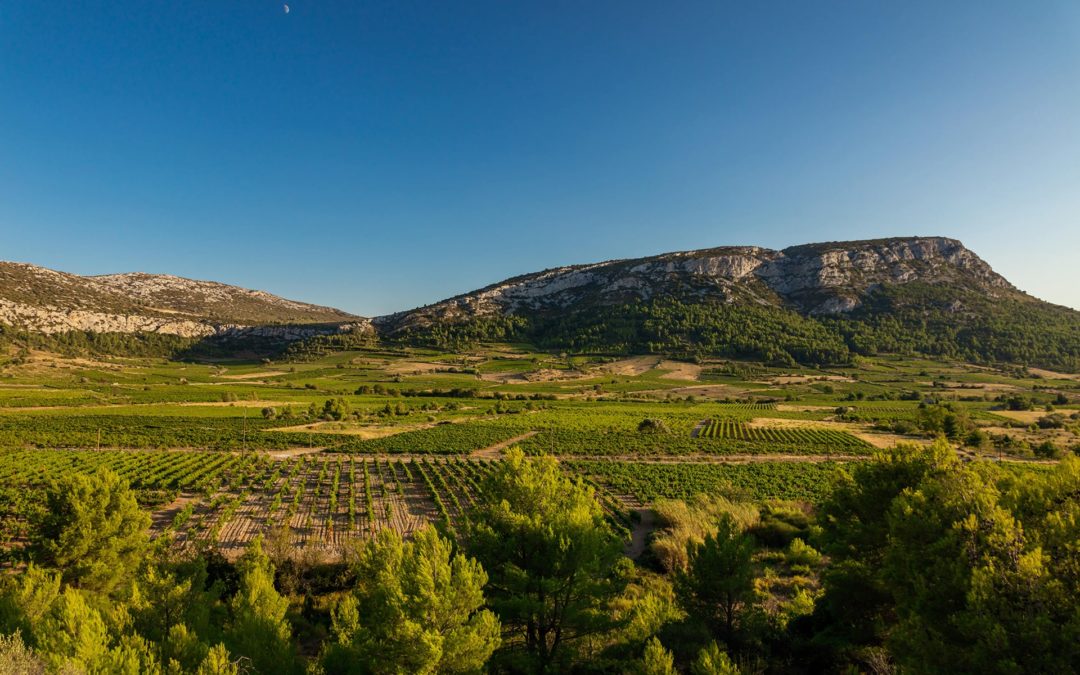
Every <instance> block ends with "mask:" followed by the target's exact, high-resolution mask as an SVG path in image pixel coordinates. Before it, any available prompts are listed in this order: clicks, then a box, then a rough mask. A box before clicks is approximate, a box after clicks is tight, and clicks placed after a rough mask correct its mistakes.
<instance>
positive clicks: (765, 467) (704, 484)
mask: <svg viewBox="0 0 1080 675" xmlns="http://www.w3.org/2000/svg"><path fill="white" fill-rule="evenodd" d="M568 465H569V467H570V468H571V469H572V470H573V471H575V472H577V473H579V474H582V475H585V476H588V477H590V478H591V479H592V480H593V481H595V482H596V483H597V484H598V485H602V486H604V488H605V489H607V490H608V491H610V492H612V493H615V494H627V495H633V496H634V497H636V498H637V499H638V500H640V501H641V502H643V503H646V504H648V503H651V502H654V501H655V500H657V499H660V498H668V499H690V498H692V497H693V496H694V495H696V494H701V493H705V494H722V495H729V496H739V497H748V498H750V499H753V500H756V501H757V500H763V499H800V500H805V501H809V502H815V503H817V502H820V501H821V500H822V499H824V498H825V497H826V496H827V495H828V494H829V491H830V489H831V485H832V481H833V480H834V478H835V477H836V475H837V471H838V467H839V465H838V464H837V463H835V462H759V463H751V464H713V463H711V464H692V463H679V464H643V463H633V462H615V461H574V462H568Z"/></svg>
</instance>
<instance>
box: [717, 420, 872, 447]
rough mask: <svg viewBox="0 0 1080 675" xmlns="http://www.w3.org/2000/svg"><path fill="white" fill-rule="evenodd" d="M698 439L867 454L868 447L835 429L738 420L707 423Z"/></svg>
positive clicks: (864, 443)
mask: <svg viewBox="0 0 1080 675" xmlns="http://www.w3.org/2000/svg"><path fill="white" fill-rule="evenodd" d="M698 437H699V438H721V439H733V440H738V441H749V442H753V443H775V444H782V445H807V446H825V447H833V448H837V449H838V450H849V449H850V450H865V449H867V448H868V447H869V446H868V444H867V443H866V442H864V441H862V440H861V439H859V438H856V437H855V436H852V435H851V434H849V433H847V432H844V431H838V430H835V429H817V428H812V427H805V428H803V427H767V426H753V427H752V426H750V425H748V424H746V423H745V422H741V421H736V420H726V419H725V420H705V421H704V422H702V423H701V426H700V427H699V428H698Z"/></svg>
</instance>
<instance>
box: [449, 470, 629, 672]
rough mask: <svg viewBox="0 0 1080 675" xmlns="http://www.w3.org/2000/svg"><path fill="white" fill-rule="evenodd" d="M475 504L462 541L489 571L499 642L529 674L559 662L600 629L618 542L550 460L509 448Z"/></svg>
mask: <svg viewBox="0 0 1080 675" xmlns="http://www.w3.org/2000/svg"><path fill="white" fill-rule="evenodd" d="M479 497H480V502H479V505H478V508H477V509H476V510H475V512H474V513H473V515H472V517H471V519H470V523H471V527H470V529H469V532H468V536H467V537H466V542H467V545H468V547H469V549H470V550H471V551H472V553H473V555H475V556H476V558H477V559H478V560H480V561H481V563H482V564H483V566H484V569H485V570H487V572H488V574H489V577H490V583H489V586H488V588H489V603H490V605H491V607H492V608H493V609H494V610H495V612H496V613H497V614H498V615H499V618H500V620H501V621H502V624H503V627H504V630H505V631H506V634H507V641H508V643H509V645H510V646H511V647H512V648H514V649H520V650H521V651H523V652H524V654H522V656H523V657H524V659H525V661H526V663H529V664H532V667H534V668H536V669H538V670H543V669H546V668H549V667H554V666H555V664H559V663H563V662H565V660H566V659H567V658H568V656H567V651H566V650H567V646H568V645H572V644H573V642H574V641H576V640H579V639H581V638H583V637H585V636H588V635H590V634H594V633H597V632H600V631H603V630H606V629H608V628H609V626H610V618H609V616H608V615H607V613H606V611H605V603H606V602H607V601H608V600H609V599H611V598H612V597H614V596H615V595H616V594H617V593H618V592H619V587H620V586H621V584H622V579H621V576H619V575H618V574H617V568H618V566H617V565H616V563H617V562H618V560H619V559H620V557H621V551H620V549H621V544H620V542H619V540H618V538H617V537H616V536H615V535H614V533H613V532H612V530H611V528H610V526H609V525H608V523H607V521H606V520H605V518H604V513H603V511H602V509H601V508H600V505H599V504H598V503H597V501H596V499H595V498H594V495H593V491H592V490H591V489H590V488H588V487H586V486H584V485H582V484H581V483H579V482H577V481H574V480H571V479H570V478H568V477H567V476H566V474H564V473H563V472H562V470H561V469H560V468H559V465H558V463H557V462H556V461H555V460H554V459H552V458H550V457H537V458H526V457H525V456H524V455H523V454H522V453H521V452H520V451H519V450H515V449H512V450H510V451H509V452H508V453H507V455H506V458H505V460H504V461H503V462H501V463H500V464H499V465H498V466H497V467H496V468H495V470H494V471H492V472H491V474H489V476H488V478H487V479H486V480H485V483H484V485H483V489H482V491H481V493H480V495H479Z"/></svg>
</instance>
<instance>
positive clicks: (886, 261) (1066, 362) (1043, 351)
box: [375, 237, 1080, 370]
mask: <svg viewBox="0 0 1080 675" xmlns="http://www.w3.org/2000/svg"><path fill="white" fill-rule="evenodd" d="M375 325H376V326H377V327H378V328H379V330H380V332H381V333H382V334H384V335H385V336H388V337H390V338H392V339H398V340H405V341H412V342H419V343H424V344H432V345H435V346H442V347H454V346H459V345H461V344H464V343H468V342H470V341H475V340H483V339H520V340H527V341H531V342H534V343H536V344H538V345H541V346H546V347H551V348H559V349H567V350H571V351H590V350H592V351H612V352H664V353H682V354H687V355H720V356H731V357H750V358H759V359H764V360H767V361H770V362H778V363H792V362H803V363H821V364H829V363H845V362H848V361H850V359H851V357H852V356H853V355H855V354H873V353H876V352H878V351H890V352H902V353H916V352H920V353H927V354H933V355H939V356H950V357H957V358H966V359H970V360H974V361H1009V362H1019V363H1030V364H1033V365H1044V366H1050V367H1056V368H1065V369H1069V370H1077V369H1078V368H1080V312H1076V311H1074V310H1071V309H1068V308H1064V307H1059V306H1055V305H1051V304H1049V303H1046V302H1043V301H1041V300H1038V299H1036V298H1033V297H1031V296H1029V295H1027V294H1025V293H1023V292H1021V291H1019V290H1018V289H1016V288H1015V287H1014V286H1013V285H1012V284H1010V283H1009V282H1008V281H1007V280H1005V279H1004V278H1003V277H1001V276H1000V275H998V274H997V273H995V272H994V271H993V269H991V267H990V266H989V265H988V264H987V263H986V262H984V261H983V260H982V259H981V258H979V257H978V256H977V255H976V254H975V253H973V252H972V251H970V250H968V249H967V248H966V247H964V245H963V244H962V243H960V242H959V241H956V240H954V239H948V238H944V237H909V238H894V239H880V240H871V241H854V242H830V243H822V244H808V245H803V246H795V247H790V248H787V249H784V250H781V251H776V250H771V249H766V248H760V247H723V248H711V249H704V250H699V251H687V252H678V253H667V254H663V255H658V256H652V257H647V258H638V259H630V260H613V261H608V262H602V263H596V264H590V265H573V266H568V267H561V268H556V269H550V270H545V271H542V272H538V273H535V274H528V275H523V276H519V277H514V278H512V279H508V280H506V281H503V282H500V283H497V284H493V285H491V286H487V287H485V288H482V289H480V290H478V291H474V292H472V293H467V294H464V295H459V296H456V297H453V298H450V299H447V300H444V301H442V302H438V303H435V304H433V305H429V306H426V307H421V308H419V309H415V310H412V311H408V312H401V313H398V314H393V315H390V316H386V317H380V318H378V319H375Z"/></svg>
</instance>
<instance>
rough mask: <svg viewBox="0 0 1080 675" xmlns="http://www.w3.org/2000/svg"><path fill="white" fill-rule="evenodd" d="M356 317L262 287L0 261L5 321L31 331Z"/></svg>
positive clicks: (308, 325) (207, 328)
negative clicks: (74, 271)
mask: <svg viewBox="0 0 1080 675" xmlns="http://www.w3.org/2000/svg"><path fill="white" fill-rule="evenodd" d="M357 321H362V320H361V319H360V318H359V317H356V316H353V315H351V314H348V313H346V312H342V311H340V310H337V309H332V308H329V307H320V306H318V305H310V304H307V303H302V302H296V301H293V300H286V299H284V298H279V297H277V296H275V295H271V294H269V293H266V292H263V291H254V290H248V289H246V288H239V287H236V286H229V285H226V284H221V283H216V282H211V281H196V280H192V279H184V278H181V277H175V276H169V275H155V274H144V273H132V274H113V275H106V276H78V275H75V274H68V273H65V272H57V271H54V270H50V269H46V268H44V267H38V266H35V265H29V264H25V263H14V262H0V324H5V325H7V326H11V327H14V328H16V329H20V330H25V331H30V332H34V333H45V334H59V333H68V332H72V331H85V332H90V333H156V334H162V335H174V336H179V337H184V338H201V337H210V336H216V335H224V334H232V333H238V332H240V333H255V334H259V335H263V336H269V335H280V336H282V337H290V336H293V337H303V336H305V335H310V334H313V333H314V332H323V331H325V330H328V328H315V327H314V325H316V324H346V323H352V322H357Z"/></svg>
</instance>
